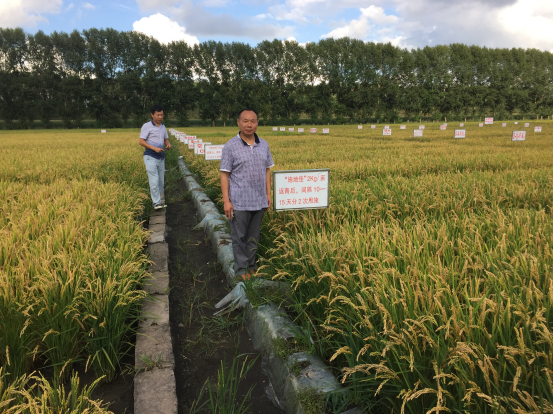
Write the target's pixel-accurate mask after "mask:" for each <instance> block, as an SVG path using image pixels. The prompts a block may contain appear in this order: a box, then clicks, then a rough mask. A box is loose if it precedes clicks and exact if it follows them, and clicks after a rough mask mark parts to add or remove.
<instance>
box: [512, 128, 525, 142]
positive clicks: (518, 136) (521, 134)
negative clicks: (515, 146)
mask: <svg viewBox="0 0 553 415" xmlns="http://www.w3.org/2000/svg"><path fill="white" fill-rule="evenodd" d="M511 141H526V130H524V131H513V135H512V136H511Z"/></svg>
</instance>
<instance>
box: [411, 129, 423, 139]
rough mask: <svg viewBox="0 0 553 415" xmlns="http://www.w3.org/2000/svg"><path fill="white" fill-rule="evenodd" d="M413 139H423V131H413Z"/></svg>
mask: <svg viewBox="0 0 553 415" xmlns="http://www.w3.org/2000/svg"><path fill="white" fill-rule="evenodd" d="M413 137H422V130H421V129H419V130H413Z"/></svg>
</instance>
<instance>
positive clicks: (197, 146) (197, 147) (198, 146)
mask: <svg viewBox="0 0 553 415" xmlns="http://www.w3.org/2000/svg"><path fill="white" fill-rule="evenodd" d="M206 144H211V143H198V142H195V143H194V154H195V155H197V156H203V155H204V154H205V147H204V146H205V145H206Z"/></svg>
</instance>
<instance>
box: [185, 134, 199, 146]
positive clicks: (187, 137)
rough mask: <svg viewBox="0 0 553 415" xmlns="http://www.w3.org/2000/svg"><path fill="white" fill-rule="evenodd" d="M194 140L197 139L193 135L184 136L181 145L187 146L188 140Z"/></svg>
mask: <svg viewBox="0 0 553 415" xmlns="http://www.w3.org/2000/svg"><path fill="white" fill-rule="evenodd" d="M196 139H197V137H196V136H195V135H185V136H184V141H183V143H184V144H189V143H190V140H192V141H194V140H196Z"/></svg>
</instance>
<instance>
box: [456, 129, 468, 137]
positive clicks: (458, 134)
mask: <svg viewBox="0 0 553 415" xmlns="http://www.w3.org/2000/svg"><path fill="white" fill-rule="evenodd" d="M466 136H467V130H455V138H465V137H466Z"/></svg>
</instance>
